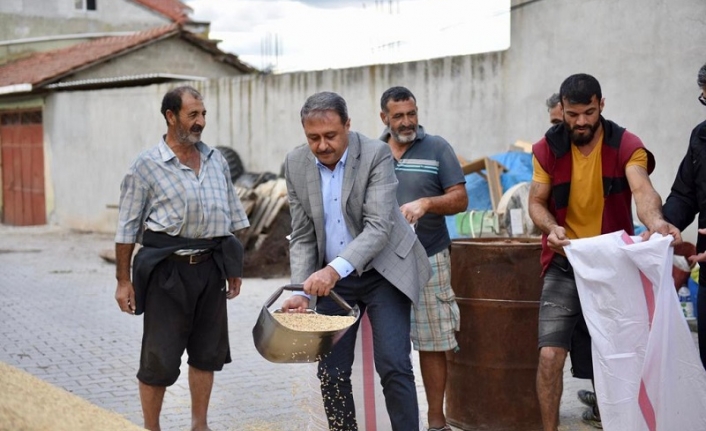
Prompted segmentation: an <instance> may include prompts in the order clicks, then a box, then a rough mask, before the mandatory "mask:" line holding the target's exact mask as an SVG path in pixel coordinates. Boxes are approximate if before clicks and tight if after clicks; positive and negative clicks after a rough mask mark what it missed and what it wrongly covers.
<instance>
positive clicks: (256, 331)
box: [252, 284, 360, 363]
mask: <svg viewBox="0 0 706 431" xmlns="http://www.w3.org/2000/svg"><path fill="white" fill-rule="evenodd" d="M285 290H290V291H303V290H304V288H303V286H302V285H301V284H288V285H285V286H282V287H280V288H279V289H278V290H277V291H276V292H275V293H274V294H272V296H271V297H270V298H269V299H268V300H267V301H266V302H265V305H263V307H262V310H261V311H260V316H259V317H258V318H257V323H255V326H254V327H253V330H252V335H253V341H254V342H255V348H256V349H257V351H258V352H259V353H260V355H262V357H263V358H265V359H267V360H268V361H270V362H275V363H306V362H316V361H318V360H319V359H321V356H322V355H325V354H326V353H328V352H330V351H331V349H332V348H333V345H334V344H336V342H337V341H338V340H339V339H340V338H341V337H342V336H343V334H345V333H346V331H347V330H348V329H349V328H350V327H351V326H353V325H354V324H355V322H357V321H358V318H359V317H360V310H359V309H358V306H357V305H356V306H355V307H351V306H350V305H348V303H347V302H346V301H344V300H343V298H341V297H340V296H339V295H338V294H337V293H336V292H334V291H331V292H330V293H329V295H330V296H331V299H333V300H334V301H336V303H337V304H338V305H340V306H341V308H343V309H344V310H345V311H347V312H348V315H349V316H354V317H355V321H354V322H353V323H351V324H350V325H348V326H347V327H345V328H343V329H340V330H337V331H295V330H293V329H290V328H287V327H286V326H284V325H282V324H281V323H280V322H278V321H277V319H275V318H274V317H273V316H272V314H271V313H270V310H269V307H271V306H272V304H274V302H275V301H276V300H277V298H279V297H280V296H281V295H282V292H284V291H285ZM309 305H310V306H311V307H315V301H310V302H309ZM277 312H281V311H280V310H276V311H275V313H277ZM308 312H309V313H316V310H315V309H313V308H312V309H309V311H308Z"/></svg>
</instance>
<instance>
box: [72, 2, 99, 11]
mask: <svg viewBox="0 0 706 431" xmlns="http://www.w3.org/2000/svg"><path fill="white" fill-rule="evenodd" d="M74 4H75V5H76V9H78V10H96V0H75V3H74Z"/></svg>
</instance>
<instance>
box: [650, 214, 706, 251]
mask: <svg viewBox="0 0 706 431" xmlns="http://www.w3.org/2000/svg"><path fill="white" fill-rule="evenodd" d="M648 231H649V232H648V233H647V238H649V237H650V236H651V235H652V234H653V233H660V234H662V236H666V235H671V236H672V237H673V238H674V241H672V246H675V245H679V244H681V242H682V239H681V232H680V231H679V229H677V228H676V226H674V225H673V224H671V223H667V222H666V221H665V220H657V221H656V222H654V223H653V224H652V226H648ZM699 233H701V230H699ZM643 234H644V232H643ZM643 238H644V237H643Z"/></svg>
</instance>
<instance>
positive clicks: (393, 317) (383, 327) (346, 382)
mask: <svg viewBox="0 0 706 431" xmlns="http://www.w3.org/2000/svg"><path fill="white" fill-rule="evenodd" d="M334 291H335V292H336V293H337V294H339V295H340V296H341V297H343V299H345V300H346V301H347V302H348V303H349V304H350V305H351V306H353V305H358V307H359V308H360V313H361V315H362V314H363V312H364V311H366V310H367V312H368V318H369V319H370V325H371V326H372V332H373V350H374V358H375V369H376V370H377V372H378V375H379V376H380V382H381V383H382V387H383V394H384V396H385V405H386V406H387V414H388V415H389V417H390V422H391V424H392V429H393V431H410V430H415V429H418V428H419V405H418V404H417V390H416V387H415V384H414V372H413V371H412V360H411V358H410V353H411V342H410V338H409V333H410V311H411V305H412V302H411V301H410V300H409V298H407V297H406V296H405V295H404V294H403V293H402V292H400V291H399V290H398V289H397V288H395V287H394V286H393V285H392V284H390V282H388V281H387V280H385V278H383V277H382V276H381V275H380V274H379V273H378V272H377V271H375V270H371V271H367V272H366V273H364V274H363V276H362V277H357V276H355V275H350V276H348V277H346V278H344V279H342V280H339V282H338V283H337V284H336V286H335V288H334ZM316 310H317V311H318V312H319V313H322V314H329V315H332V314H344V312H343V310H342V309H341V307H340V306H339V305H338V304H336V302H334V301H333V300H332V299H331V298H330V297H328V296H326V297H321V298H318V304H317V307H316ZM359 324H360V319H359V320H358V322H356V324H355V325H353V326H352V327H351V328H349V329H348V331H347V332H346V333H345V335H344V336H343V337H341V339H340V340H339V341H338V342H337V343H336V344H335V345H334V347H333V349H332V350H331V352H330V353H328V354H327V355H325V356H324V357H323V358H322V359H321V361H320V362H319V372H318V377H319V380H320V381H321V395H322V396H323V399H324V409H325V411H326V417H327V418H328V422H329V429H330V430H336V431H356V430H357V429H358V425H357V422H356V418H355V404H354V402H353V391H352V387H351V368H352V366H353V358H354V350H355V341H356V335H357V331H358V326H359Z"/></svg>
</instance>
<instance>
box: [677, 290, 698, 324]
mask: <svg viewBox="0 0 706 431" xmlns="http://www.w3.org/2000/svg"><path fill="white" fill-rule="evenodd" d="M677 294H678V295H679V304H680V305H681V309H682V312H683V313H684V317H686V318H687V319H693V318H694V304H693V302H691V291H690V290H689V288H688V287H687V286H686V285H684V286H682V287H680V288H679V291H678V292H677Z"/></svg>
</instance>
